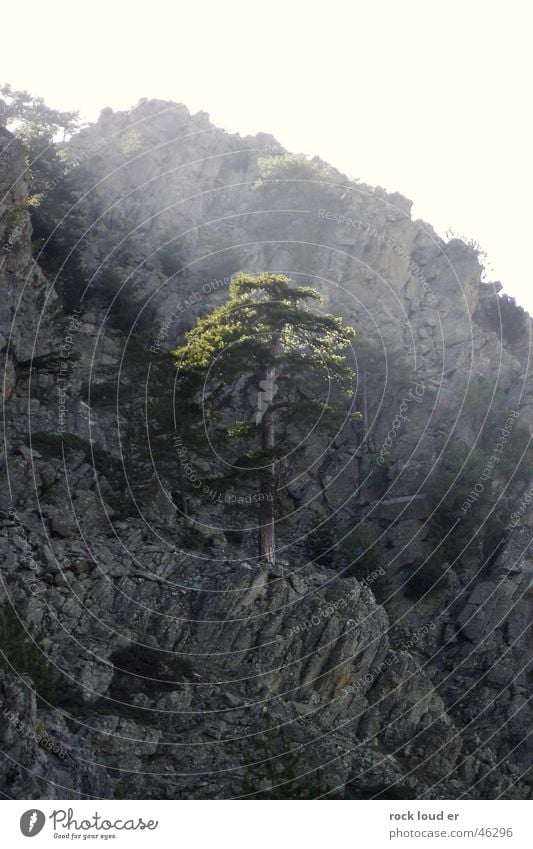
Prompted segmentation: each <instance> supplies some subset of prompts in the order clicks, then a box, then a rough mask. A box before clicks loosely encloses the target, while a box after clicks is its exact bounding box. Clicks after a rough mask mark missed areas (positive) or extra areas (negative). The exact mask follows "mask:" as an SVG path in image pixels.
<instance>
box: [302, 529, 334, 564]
mask: <svg viewBox="0 0 533 849" xmlns="http://www.w3.org/2000/svg"><path fill="white" fill-rule="evenodd" d="M336 542H337V541H336V536H335V534H334V532H333V530H332V529H331V527H330V526H329V525H327V524H323V525H321V526H320V527H318V528H315V529H314V530H313V531H311V533H310V534H308V536H307V537H306V538H305V553H306V555H307V557H308V558H309V560H312V561H313V562H314V563H317V564H318V565H319V566H332V565H333V561H334V559H335V548H336Z"/></svg>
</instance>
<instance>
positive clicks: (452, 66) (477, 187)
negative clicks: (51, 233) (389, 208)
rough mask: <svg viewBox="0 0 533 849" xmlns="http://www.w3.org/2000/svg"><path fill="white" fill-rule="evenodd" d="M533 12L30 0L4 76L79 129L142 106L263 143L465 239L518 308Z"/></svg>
mask: <svg viewBox="0 0 533 849" xmlns="http://www.w3.org/2000/svg"><path fill="white" fill-rule="evenodd" d="M438 8H440V9H441V14H440V19H439V17H438V14H437V9H438ZM147 13H149V16H148V14H147ZM4 15H5V16H6V17H7V15H6V13H4ZM530 18H531V12H530V7H529V4H527V3H525V2H508V3H506V4H505V5H504V4H501V3H495V2H469V3H464V2H463V3H461V2H455V0H453V2H446V3H444V2H441V3H427V2H413V0H407V2H402V3H397V2H374V3H372V4H367V3H361V2H356V3H353V2H352V3H350V2H335V0H334V2H330V3H328V4H316V5H311V4H305V3H302V2H292V3H287V2H284V3H283V2H279V0H273V2H270V3H268V4H250V3H245V2H240V0H230V2H225V3H215V2H205V0H204V2H202V1H201V0H199V2H196V3H191V4H187V8H186V10H185V8H183V9H182V8H181V7H180V5H179V4H174V3H165V2H161V0H153V2H151V3H150V4H149V6H147V5H146V4H144V3H143V4H140V3H137V4H129V3H122V2H117V3H109V2H106V3H104V2H102V0H95V2H93V3H92V4H91V5H90V6H85V5H82V4H80V3H71V2H69V3H67V2H52V3H49V4H46V6H43V4H42V3H37V2H36V0H29V1H28V2H26V3H25V4H24V5H23V6H19V7H18V8H14V7H11V8H10V10H9V20H8V21H7V23H8V25H9V28H10V30H11V31H12V32H18V33H19V35H18V36H17V38H12V39H9V41H7V43H6V44H4V45H3V55H2V63H1V69H0V81H1V82H10V83H11V84H12V86H13V87H14V88H25V89H28V90H29V91H31V92H32V93H33V94H36V95H40V96H42V97H44V98H45V100H46V101H47V103H49V105H50V106H53V107H56V108H62V109H79V110H80V112H81V114H82V115H83V116H84V117H85V118H87V119H89V120H94V119H96V118H97V116H98V113H99V111H100V109H102V108H104V107H105V106H111V107H112V108H113V109H128V108H130V107H131V106H133V105H134V104H135V103H136V102H137V101H138V100H139V98H141V97H149V98H150V97H156V98H164V99H171V100H175V101H177V102H181V103H184V104H185V105H186V106H187V107H188V108H189V109H190V110H191V111H192V112H196V111H198V110H204V111H206V112H208V113H209V114H210V117H211V120H212V121H213V122H214V123H216V124H218V125H220V126H222V127H224V128H226V129H227V130H229V131H231V132H240V133H241V134H247V133H256V132H258V131H263V132H268V133H272V134H273V135H274V136H276V138H277V139H278V140H279V141H280V143H281V144H282V145H283V146H285V147H287V148H288V149H290V150H293V151H298V152H305V153H308V154H311V155H312V154H318V155H320V156H321V157H323V158H324V159H326V160H328V161H329V162H331V163H332V164H333V165H335V166H336V167H338V168H339V169H341V170H342V171H345V172H346V173H347V174H348V175H349V176H352V177H358V178H360V179H361V180H363V181H365V182H368V183H371V184H373V185H376V184H378V185H381V186H383V187H385V188H386V189H388V190H391V191H400V192H401V193H402V194H404V195H406V196H407V197H409V198H411V199H412V200H413V201H414V209H413V217H414V218H423V219H424V220H426V221H428V222H430V223H431V224H432V225H433V226H434V227H435V229H436V230H437V232H439V234H441V235H444V234H445V232H446V231H447V230H448V228H452V229H453V231H454V232H455V233H457V234H459V235H461V236H464V237H465V238H467V239H474V240H476V241H477V242H479V244H480V245H481V246H482V247H483V248H484V250H485V251H486V252H487V254H488V263H487V278H488V279H493V280H501V281H502V283H503V284H504V287H505V291H507V292H508V293H510V294H512V295H514V296H516V298H517V299H518V301H519V302H520V303H522V304H523V305H524V306H526V307H528V308H529V310H530V311H532V310H533V293H531V285H530V271H529V247H528V245H529V240H530V238H531V236H530V224H531V215H530V203H529V197H530V196H531V194H532V189H533V179H532V173H531V167H530V157H531V149H532V147H533V145H532V138H531V136H532V132H531V119H530V83H531V50H530V26H529V24H530ZM437 20H438V25H437V24H436V21H437ZM20 33H23V36H21V35H20ZM76 34H77V37H76ZM43 45H44V47H43Z"/></svg>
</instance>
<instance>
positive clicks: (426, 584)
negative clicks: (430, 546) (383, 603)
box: [405, 551, 450, 599]
mask: <svg viewBox="0 0 533 849" xmlns="http://www.w3.org/2000/svg"><path fill="white" fill-rule="evenodd" d="M413 568H414V571H413V574H412V575H411V576H410V577H409V578H408V580H407V582H406V584H405V595H406V596H407V597H408V598H412V599H419V598H421V597H422V596H424V595H426V593H427V594H429V595H434V594H436V593H439V592H443V591H444V590H447V589H448V588H449V587H450V574H449V572H447V571H446V570H447V569H448V564H447V563H446V562H445V561H444V559H443V557H442V554H441V553H440V552H439V551H435V552H434V553H433V554H432V555H431V556H430V557H429V558H428V559H427V560H424V561H421V562H418V563H416V564H415V565H414V567H413Z"/></svg>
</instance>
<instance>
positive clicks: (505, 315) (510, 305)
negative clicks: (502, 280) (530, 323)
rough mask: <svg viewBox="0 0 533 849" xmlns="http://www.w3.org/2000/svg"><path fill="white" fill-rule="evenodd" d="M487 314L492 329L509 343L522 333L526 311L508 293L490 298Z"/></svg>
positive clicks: (524, 327) (516, 339)
mask: <svg viewBox="0 0 533 849" xmlns="http://www.w3.org/2000/svg"><path fill="white" fill-rule="evenodd" d="M487 315H488V319H489V322H490V325H491V327H492V329H493V330H494V331H495V332H496V333H498V335H501V336H502V337H503V339H504V340H505V341H506V342H508V343H509V344H510V345H512V344H513V343H514V342H517V341H518V340H519V339H520V337H521V336H522V335H524V333H525V330H526V323H527V313H526V311H525V310H524V308H523V307H521V306H520V305H519V304H517V303H516V299H515V298H511V297H510V295H500V296H499V297H497V298H494V299H493V300H491V301H490V305H489V306H487Z"/></svg>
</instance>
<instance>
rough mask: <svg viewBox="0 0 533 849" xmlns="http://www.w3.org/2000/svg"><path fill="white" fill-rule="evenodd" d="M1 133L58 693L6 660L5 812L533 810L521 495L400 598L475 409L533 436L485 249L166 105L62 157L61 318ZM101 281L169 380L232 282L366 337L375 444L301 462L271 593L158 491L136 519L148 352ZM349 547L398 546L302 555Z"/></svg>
mask: <svg viewBox="0 0 533 849" xmlns="http://www.w3.org/2000/svg"><path fill="white" fill-rule="evenodd" d="M0 134H1V136H0V141H1V144H2V148H3V151H2V157H1V166H0V240H1V243H2V252H1V253H0V278H1V283H2V295H3V297H2V300H1V303H0V357H1V358H2V360H1V362H2V369H3V373H4V381H3V384H2V389H1V391H2V400H3V412H4V429H5V441H4V443H3V448H2V455H1V462H2V467H3V484H2V491H1V492H0V510H1V511H2V512H1V513H0V522H1V526H2V529H1V536H0V550H1V552H2V567H1V568H2V593H3V595H4V596H5V597H8V598H9V599H11V600H12V601H13V602H14V603H16V606H17V607H16V609H17V616H20V619H21V621H22V623H23V626H24V627H27V628H32V629H34V630H33V632H32V633H34V634H35V635H37V634H38V635H39V637H40V638H42V644H41V648H42V652H43V663H44V658H45V657H46V658H47V659H48V662H49V663H51V664H52V667H54V668H55V673H54V674H57V675H58V677H59V679H60V681H61V686H60V693H59V695H58V694H57V693H55V694H54V695H53V696H52V695H51V694H44V695H43V694H42V692H41V694H39V691H38V687H36V684H35V681H34V680H33V678H32V677H31V675H29V676H28V674H27V673H28V669H29V667H28V668H21V665H22V667H23V666H24V663H23V662H21V663H19V664H18V666H17V664H14V663H13V664H11V665H10V662H9V657H10V655H9V652H8V653H7V662H6V663H4V664H3V665H2V669H3V671H2V672H0V676H1V678H0V698H1V701H2V705H1V707H2V711H3V713H2V720H3V721H2V725H1V728H0V735H1V736H2V749H3V752H4V757H3V760H2V762H1V765H0V782H1V788H2V792H3V793H4V794H5V795H7V796H9V797H12V798H39V797H45V798H85V797H113V796H114V797H116V798H137V797H139V798H140V797H142V798H150V797H151V798H226V797H232V796H239V795H243V794H250V793H254V792H255V793H260V792H264V793H265V795H267V796H268V795H272V794H273V793H277V794H280V795H281V794H283V793H284V794H285V795H289V796H290V795H292V796H296V797H297V798H305V797H306V794H307V795H310V796H319V795H323V794H327V795H329V796H330V797H332V798H333V797H335V798H368V797H372V796H379V795H380V794H381V795H383V796H390V795H395V796H396V797H399V798H401V797H404V796H409V797H411V796H417V797H421V798H459V797H466V798H499V797H512V798H515V797H516V798H530V797H531V780H530V778H529V777H528V774H527V768H528V764H529V763H530V761H531V749H530V744H529V743H528V740H527V734H528V729H529V726H530V724H531V717H530V713H529V712H528V701H527V695H528V691H527V687H528V681H529V679H528V663H529V658H530V654H531V642H530V640H531V638H530V633H529V632H528V627H529V623H530V619H531V601H532V597H531V569H532V563H531V557H530V548H529V543H530V530H531V522H532V517H531V513H530V510H529V500H530V499H529V494H528V488H527V482H525V481H524V482H523V483H522V484H521V486H518V487H517V488H514V489H513V488H512V487H511V486H510V485H509V488H508V492H507V495H506V493H505V492H503V494H502V495H501V497H498V499H497V501H496V508H495V510H493V512H492V513H491V512H490V510H489V511H488V512H487V513H486V514H484V517H483V520H482V521H478V522H477V524H475V525H473V526H472V529H471V534H470V535H471V537H472V538H473V539H474V541H475V542H474V544H473V545H470V547H469V548H468V550H466V551H464V552H461V553H459V554H458V556H457V557H455V558H452V557H448V561H447V563H446V570H447V576H448V579H447V581H446V583H445V584H444V583H443V584H441V585H439V587H438V588H437V591H436V592H428V593H424V592H421V593H419V594H418V598H417V600H416V601H413V597H412V595H409V594H406V592H405V587H406V581H407V580H408V578H409V576H410V575H411V574H412V572H413V570H416V569H417V568H418V564H420V563H422V562H423V561H424V559H425V558H427V557H429V556H430V555H431V553H432V551H433V550H434V549H435V547H436V546H438V543H439V540H438V539H436V537H435V531H434V524H433V525H432V516H433V515H434V513H435V510H436V505H437V502H436V501H435V496H434V486H432V479H433V476H434V475H435V470H436V469H437V468H440V467H439V458H440V457H441V455H442V451H443V445H444V444H445V443H446V440H448V442H450V441H453V440H454V439H456V438H458V439H460V440H462V441H463V442H464V444H467V445H469V446H475V444H476V439H477V438H478V437H479V434H480V432H481V428H482V424H480V421H481V422H483V418H484V416H485V417H486V416H487V415H489V413H490V408H491V403H492V402H491V399H490V398H489V403H487V404H486V406H485V407H483V405H481V409H477V410H476V409H473V406H472V402H471V400H468V399H469V398H470V396H469V395H468V387H467V384H468V383H469V382H470V383H472V384H476V381H477V382H478V384H479V381H480V380H482V379H484V378H490V379H492V380H493V381H494V390H493V391H494V393H495V394H494V395H493V398H497V399H498V400H497V405H498V406H499V407H501V408H502V409H505V410H513V411H516V416H517V419H518V421H519V423H520V426H521V427H522V428H523V427H527V428H530V427H531V424H532V423H533V406H532V405H533V399H532V381H531V372H530V369H529V359H528V356H529V339H530V329H531V322H530V320H529V317H525V316H523V315H522V314H521V313H520V312H519V311H518V310H516V312H512V311H511V317H510V319H509V316H508V313H507V312H506V308H507V306H508V305H507V304H506V303H504V302H503V301H502V299H501V297H500V296H499V295H498V289H499V286H498V284H488V283H483V282H481V267H480V265H479V262H478V258H477V254H476V252H475V250H474V249H473V248H472V247H469V246H467V245H465V244H464V243H463V242H461V241H459V240H456V239H453V240H451V241H448V242H444V241H443V240H442V239H440V238H439V237H438V236H437V235H436V234H435V233H434V232H433V230H432V229H431V227H430V226H428V225H427V224H425V223H423V222H420V221H412V219H411V216H410V203H409V201H407V200H406V199H405V198H403V197H401V196H399V195H390V194H387V193H386V192H385V191H383V190H381V189H373V188H371V187H369V186H365V185H362V184H360V183H357V182H353V181H350V180H348V179H347V178H346V177H344V176H343V175H342V174H340V173H338V172H337V171H335V170H334V169H331V168H329V166H326V165H325V163H315V172H314V178H309V176H307V177H305V178H302V177H301V176H298V172H289V173H288V174H285V175H283V174H281V176H280V173H279V172H277V175H276V176H274V177H272V176H270V177H269V176H268V174H269V173H270V174H272V172H269V171H268V162H273V161H275V160H276V159H277V158H278V157H279V156H280V154H282V153H283V151H282V150H281V148H280V146H279V145H278V144H277V143H276V141H275V140H274V139H273V138H272V137H270V136H266V135H264V136H263V135H261V136H258V137H254V138H241V137H239V136H233V135H228V134H226V133H224V132H223V131H222V130H219V129H218V128H216V127H213V126H212V125H211V124H210V123H209V120H208V118H207V116H205V115H204V114H199V115H195V116H191V115H190V114H189V113H188V112H187V110H186V109H185V107H183V106H179V105H176V104H171V103H163V102H160V101H146V102H141V104H139V106H138V107H137V108H136V109H135V110H132V112H130V113H118V114H114V113H113V112H111V111H110V110H104V112H103V113H102V115H101V117H100V120H99V121H98V123H97V124H96V125H93V126H90V127H88V128H86V129H84V130H82V131H81V132H80V133H79V134H77V135H76V136H75V137H74V138H72V139H71V140H70V142H69V143H68V144H67V146H66V148H65V154H66V156H67V162H68V163H69V164H68V166H67V172H68V173H69V175H70V177H71V178H73V179H74V182H75V186H76V196H75V198H74V205H73V206H72V208H71V210H70V212H69V217H70V219H71V220H72V219H73V218H76V220H77V221H81V229H80V230H79V239H78V240H77V241H76V243H75V244H73V245H72V254H73V255H74V256H75V257H76V260H77V262H78V265H77V266H76V267H77V268H79V273H80V275H82V277H83V279H80V287H79V302H78V303H77V304H76V305H75V307H74V308H72V309H65V307H64V306H63V307H62V305H61V304H62V302H61V300H60V299H58V296H57V294H56V292H57V291H59V292H60V294H61V273H60V274H59V276H58V279H54V277H53V275H50V274H48V276H47V275H45V274H44V273H43V271H42V270H41V265H44V266H45V265H46V262H45V260H46V245H45V246H44V247H43V248H42V249H41V250H42V254H41V256H40V255H39V254H38V253H37V255H36V256H34V255H32V245H31V222H30V214H29V210H28V205H27V195H28V183H29V181H28V179H27V177H26V166H25V162H24V152H23V150H22V147H21V145H20V143H19V142H18V141H17V140H15V139H14V138H13V136H11V135H10V134H9V133H8V132H7V131H6V130H3V129H1V128H0ZM260 160H266V162H267V165H266V170H265V163H264V162H263V163H261V161H260ZM265 173H266V174H267V176H266V177H265ZM57 225H58V228H59V232H61V231H60V228H61V226H62V223H61V222H60V221H58V222H57ZM38 249H39V248H37V250H38ZM34 253H35V246H34ZM109 269H112V271H113V274H114V275H118V277H119V278H120V281H121V282H122V283H124V282H125V283H126V287H129V288H127V291H128V292H129V293H130V302H131V301H132V300H133V301H134V306H135V309H136V315H135V318H136V319H138V317H139V316H140V315H142V312H143V310H148V309H149V308H153V311H154V316H155V328H156V330H155V331H154V332H153V334H152V338H151V340H150V342H151V344H150V346H149V347H150V348H151V349H152V351H151V354H152V355H153V356H152V363H153V362H154V361H155V360H157V358H158V357H162V356H163V353H162V352H163V351H164V350H167V349H169V348H171V347H172V346H173V345H174V344H176V343H177V342H179V341H181V340H182V338H183V333H184V331H185V330H186V329H187V328H188V327H190V326H191V325H192V324H193V322H194V319H195V317H196V316H197V315H200V314H202V313H204V312H205V311H206V310H207V309H209V308H211V307H212V306H213V305H214V304H217V303H220V302H221V301H222V300H223V299H224V298H225V297H226V294H227V287H228V283H229V279H230V277H231V275H232V274H233V273H234V272H235V271H237V270H243V271H246V272H249V273H258V272H261V271H264V270H269V271H275V272H282V273H286V274H289V275H290V276H291V277H293V278H294V279H297V280H299V281H300V280H301V281H305V282H306V283H308V284H310V285H313V286H316V287H317V288H318V289H319V290H320V291H321V292H322V294H323V296H324V299H325V308H326V309H327V310H328V311H331V312H335V313H339V314H342V315H343V317H345V318H346V320H348V321H349V322H350V323H351V324H353V326H354V327H355V328H356V331H357V332H358V338H359V340H360V344H359V347H358V346H357V345H356V347H355V356H356V360H357V364H358V375H359V377H358V387H357V394H356V406H357V407H358V409H360V410H362V412H363V417H362V421H361V422H360V423H357V422H355V423H352V424H349V425H347V426H346V427H345V428H344V429H343V430H342V431H341V432H340V433H339V434H337V436H336V438H335V439H334V440H332V441H330V442H328V444H324V443H323V442H321V441H320V439H318V438H314V437H313V438H310V439H309V440H308V444H307V451H306V453H305V456H301V457H295V458H294V459H293V460H291V462H290V464H288V470H287V479H286V481H285V484H284V498H285V501H286V502H287V504H289V508H287V516H288V518H287V521H286V523H285V527H284V529H283V530H282V532H281V535H280V540H281V543H282V545H281V554H280V559H279V563H278V565H277V566H276V567H270V566H268V565H265V564H262V563H260V562H258V561H257V559H256V558H255V555H254V550H253V547H252V546H251V544H250V542H249V540H248V539H247V538H246V536H244V539H243V538H242V534H241V538H238V535H236V534H235V533H232V532H231V523H230V522H229V521H228V514H227V512H224V510H222V509H221V508H220V507H219V506H218V505H217V504H215V503H211V504H209V503H208V504H206V503H202V504H200V503H198V504H195V505H194V506H195V515H194V525H193V528H194V533H191V528H190V527H189V526H186V525H185V524H184V523H183V522H180V521H178V519H177V517H176V508H175V505H174V503H173V500H172V498H170V497H169V489H170V487H171V486H172V481H171V480H170V479H169V480H167V479H166V478H165V474H166V468H165V465H166V464H165V463H162V464H161V463H159V464H158V463H156V465H157V469H156V471H157V472H158V475H159V477H158V478H157V479H155V486H154V480H151V481H150V485H149V486H148V488H146V487H147V485H146V482H144V483H143V485H142V486H140V487H139V489H138V490H136V491H135V495H136V496H137V498H136V499H135V502H134V504H135V506H134V508H133V509H131V503H130V506H129V508H128V509H124V506H123V504H122V501H121V498H120V496H122V495H123V492H122V490H123V489H124V485H123V482H121V481H122V479H121V478H120V474H121V458H124V456H125V454H124V450H123V442H121V441H120V434H121V428H122V429H123V428H124V426H125V424H126V420H127V418H128V416H127V411H125V409H121V408H120V404H119V406H118V409H117V404H116V399H115V396H114V394H113V393H112V394H111V397H109V396H108V395H107V396H106V394H105V392H104V391H103V390H104V388H105V387H109V384H110V382H111V383H112V381H113V380H116V376H117V374H119V373H121V369H123V371H125V377H124V380H125V383H126V385H131V383H132V382H134V380H136V379H137V378H136V373H135V374H134V373H133V372H128V368H129V367H130V366H127V365H126V366H124V363H125V362H126V360H127V358H126V359H125V352H126V351H128V350H129V348H128V345H129V344H130V341H131V334H128V333H126V332H125V331H124V329H123V328H122V329H121V328H120V326H119V325H120V322H118V323H117V320H116V316H115V322H114V324H113V322H112V321H110V311H111V313H112V311H113V304H112V303H111V306H110V300H109V298H108V300H107V301H106V302H105V303H104V302H103V300H102V298H101V297H100V296H95V297H92V296H91V293H92V292H94V291H95V290H97V289H98V287H100V290H99V291H101V287H102V280H104V281H105V280H108V281H109V278H106V277H105V274H106V271H109ZM81 284H83V285H81ZM134 292H135V295H134V294H133V293H134ZM104 300H105V299H104ZM121 303H122V302H121ZM121 309H125V307H123V306H121V307H120V309H119V312H120V310H121ZM510 325H511V328H510ZM123 367H124V368H123ZM120 379H121V380H122V377H121V378H120ZM117 385H118V383H117ZM479 385H483V386H486V384H479ZM483 397H484V398H485V397H486V396H483ZM474 406H475V405H474ZM499 412H501V410H499ZM515 421H516V418H515V419H514V420H513V422H515ZM513 422H511V424H509V425H508V426H507V427H508V429H512V428H513V427H514V426H515V425H514V423H513ZM122 433H123V430H122ZM505 441H507V438H505ZM489 448H490V446H489ZM170 450H171V447H170V446H169V451H170ZM491 450H492V451H495V450H498V449H497V446H496V445H494V447H493V448H491V449H490V450H489V452H488V453H489V454H490V453H491ZM502 450H504V449H502ZM128 456H129V455H128ZM481 473H483V468H482V467H481ZM152 477H153V478H154V475H152ZM488 479H489V483H486V484H485V485H484V489H485V486H486V487H488V488H491V489H492V490H494V491H495V492H496V491H497V486H500V487H503V489H505V487H506V483H505V481H503V482H502V481H501V480H499V479H498V475H497V473H494V474H492V473H491V474H489V475H488ZM479 480H480V478H478V477H476V478H475V479H474V480H473V484H472V486H476V485H478V483H479ZM486 480H487V478H485V481H486ZM461 482H462V478H461V475H459V477H458V479H457V481H456V482H455V485H456V486H459V485H461ZM452 485H453V484H452ZM143 487H144V490H143ZM143 492H144V495H143ZM498 492H499V490H498ZM506 499H507V500H506ZM491 503H494V502H491ZM499 512H500V513H501V514H502V515H503V514H505V522H504V524H505V525H506V527H505V529H504V531H501V532H499V533H498V535H497V544H494V545H492V546H491V544H490V543H491V529H492V528H494V526H495V525H496V522H497V519H498V513H499ZM511 514H512V515H513V516H514V518H512V519H510V518H509V517H510V516H511ZM456 519H457V520H459V521H463V524H464V521H465V520H464V519H462V517H461V515H460V514H459V515H458V516H456V517H455V519H454V522H455V520H456ZM333 520H334V522H335V523H336V525H335V526H336V527H337V528H341V529H343V532H344V530H345V529H346V528H349V527H352V526H358V525H362V526H364V528H365V529H366V530H365V532H366V533H368V534H370V537H371V539H372V542H373V543H375V544H376V545H377V546H378V547H379V551H380V552H381V560H380V562H379V563H376V564H375V571H374V573H373V574H370V575H369V576H367V578H366V579H365V580H362V579H361V575H360V574H356V575H355V576H354V574H353V572H351V571H350V570H349V569H345V570H344V571H342V570H341V571H339V570H335V569H333V568H331V564H329V565H328V564H327V563H325V562H324V560H325V559H324V558H322V561H321V560H320V559H318V561H317V560H316V559H315V561H314V562H311V561H310V557H309V554H308V549H306V543H305V538H306V535H308V534H309V533H310V532H311V531H313V529H316V527H317V526H318V525H320V524H321V523H323V522H325V521H328V522H329V521H333ZM485 520H486V521H485ZM454 522H451V524H450V528H449V529H447V531H446V533H447V532H448V531H451V533H452V535H453V534H457V533H458V531H457V529H456V528H455V524H454ZM442 535H443V536H445V532H444V531H443V532H442ZM382 573H386V586H385V588H384V587H383V581H381V582H380V581H379V580H378V578H379V576H380V575H382ZM376 596H377V599H378V600H376ZM378 602H379V603H378ZM25 663H26V666H28V662H27V661H25ZM34 665H35V664H34ZM32 669H33V667H32ZM47 674H48V675H49V674H50V670H48V673H47ZM36 690H37V695H36V692H35V691H36ZM272 788H274V790H273V789H272Z"/></svg>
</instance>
